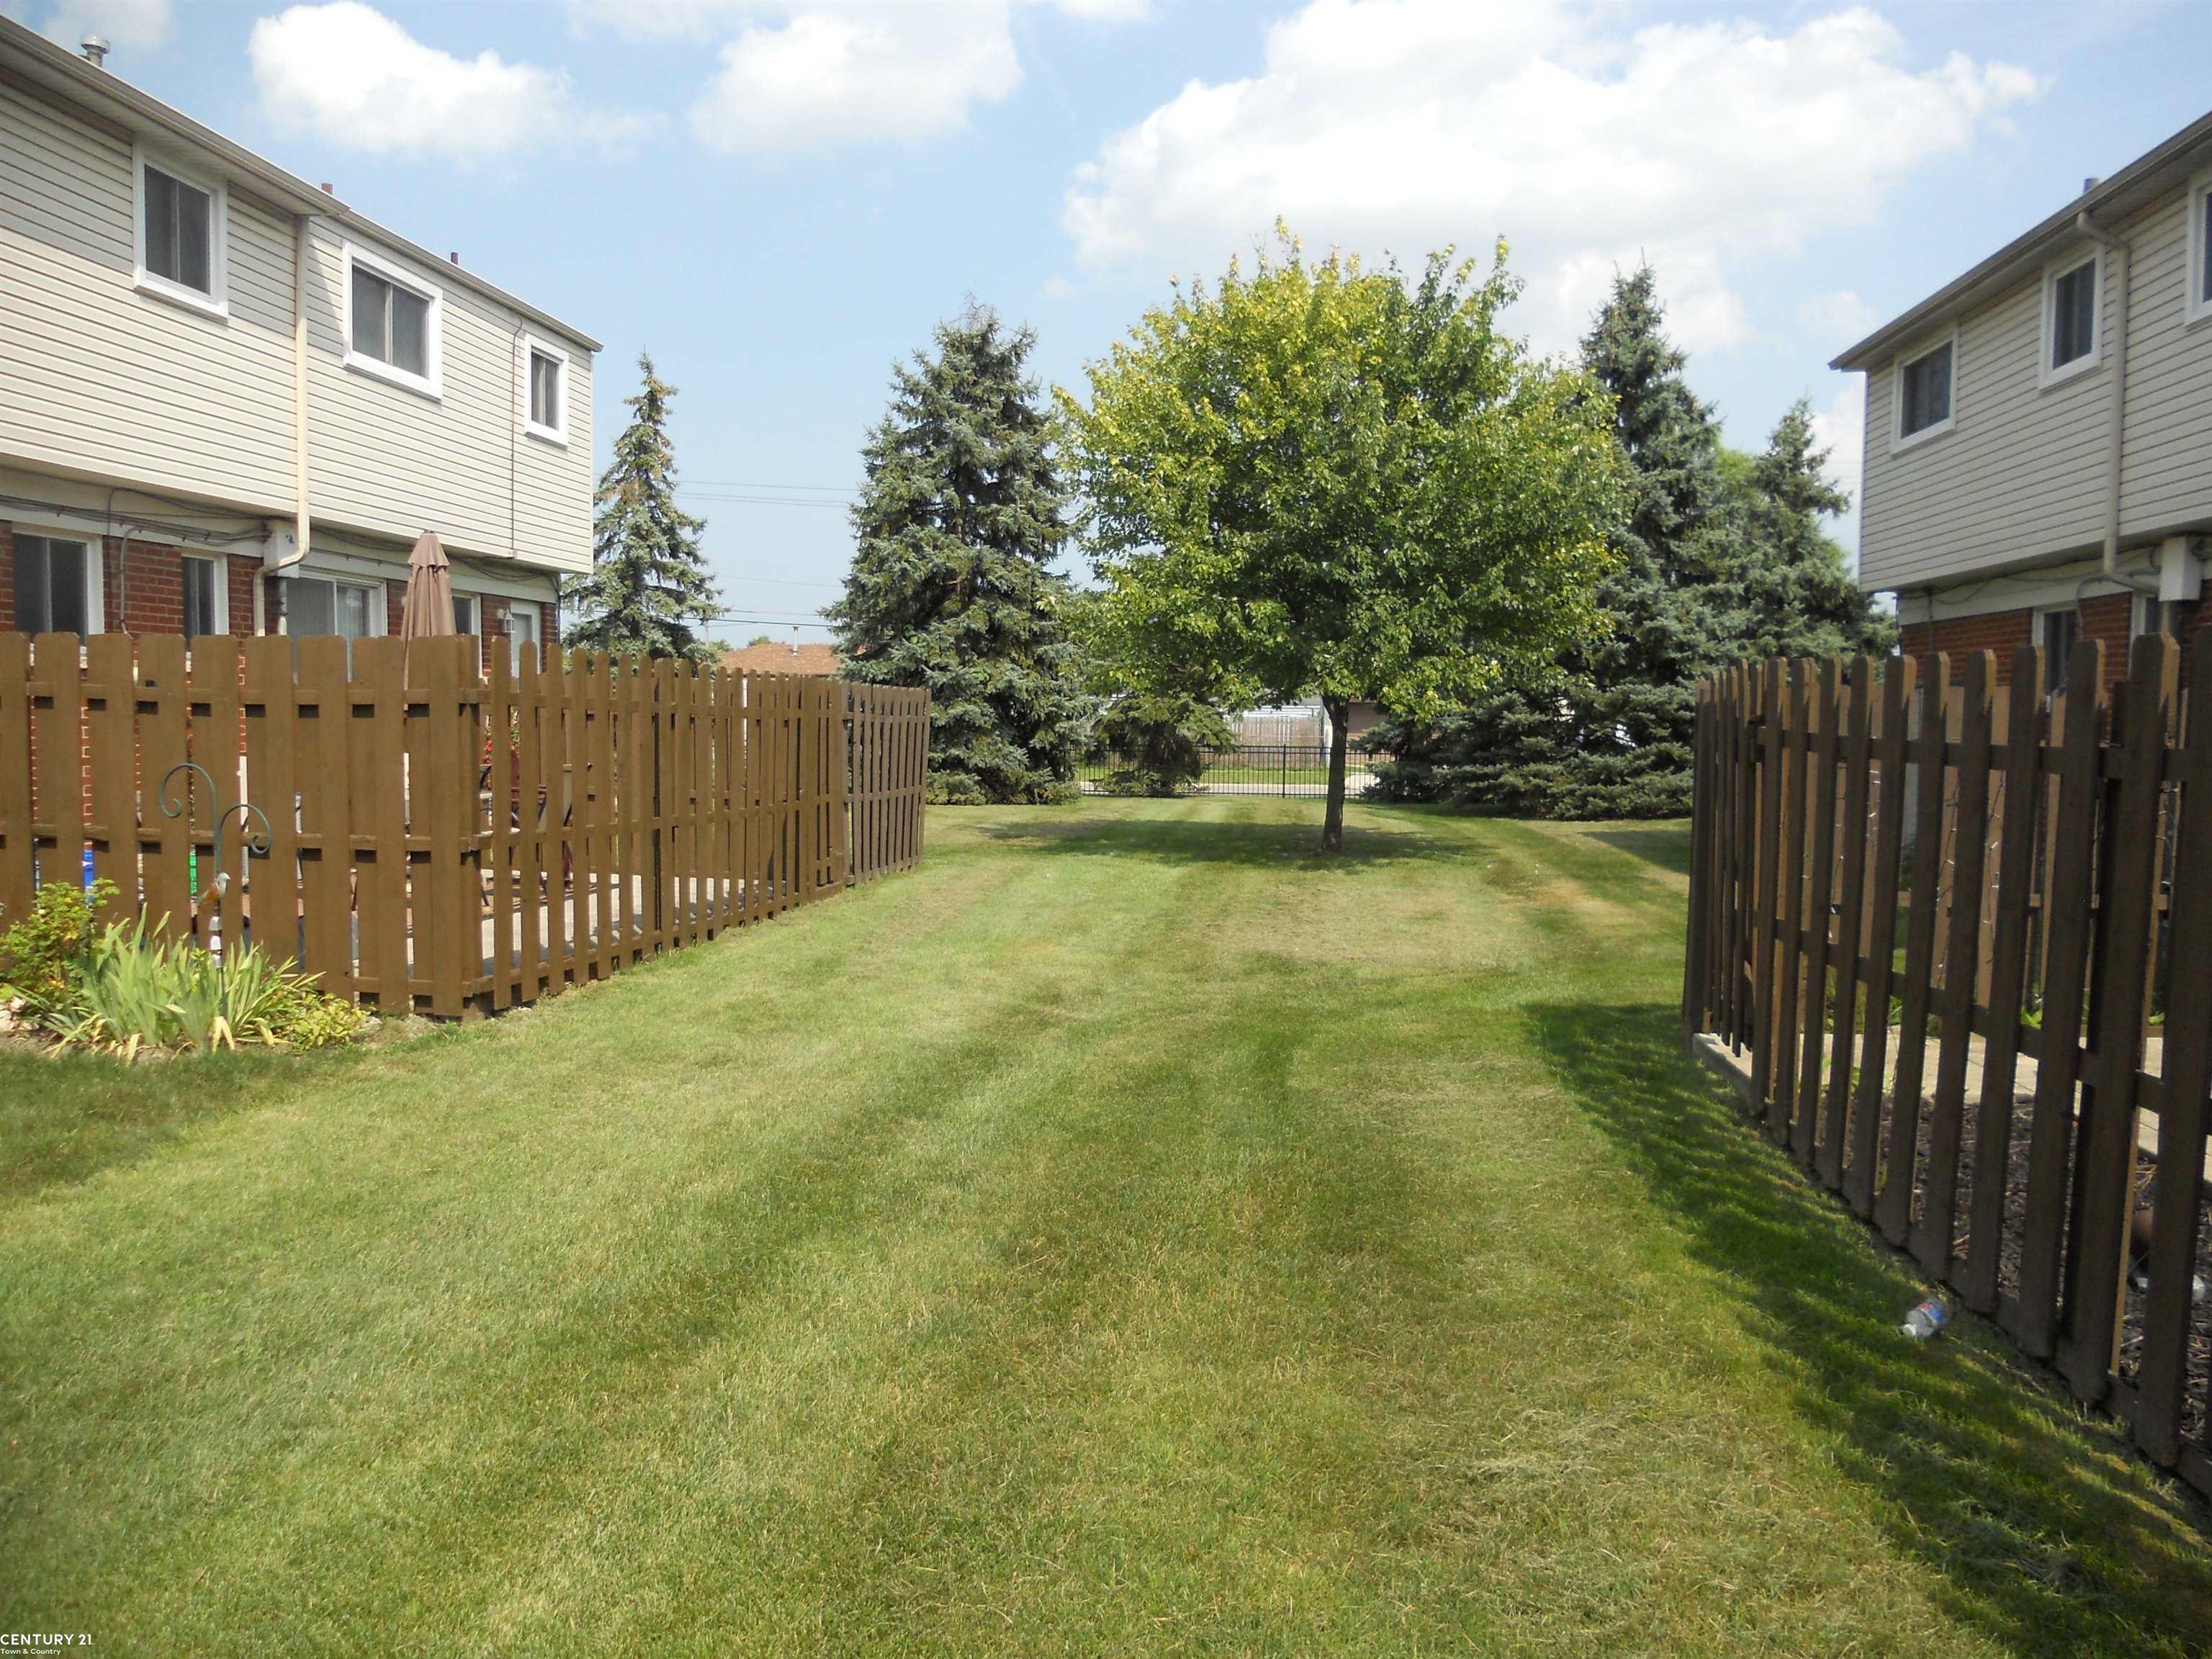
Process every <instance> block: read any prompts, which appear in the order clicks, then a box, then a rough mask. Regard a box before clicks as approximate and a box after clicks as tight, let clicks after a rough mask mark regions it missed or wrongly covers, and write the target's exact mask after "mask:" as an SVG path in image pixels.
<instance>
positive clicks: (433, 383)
mask: <svg viewBox="0 0 2212 1659" xmlns="http://www.w3.org/2000/svg"><path fill="white" fill-rule="evenodd" d="M445 310H446V296H445V295H444V294H443V293H442V292H441V290H440V289H438V288H436V287H435V285H434V284H432V283H427V282H425V281H423V280H422V278H421V277H420V276H416V275H415V274H414V273H413V272H412V271H410V270H404V268H402V267H401V266H398V265H396V264H392V262H391V261H390V260H388V259H380V258H377V257H376V255H374V253H371V252H368V250H367V249H366V248H360V247H356V246H354V245H353V244H352V243H351V242H348V243H347V244H346V245H345V318H344V325H345V342H346V355H345V362H346V367H347V368H357V369H359V370H361V371H362V373H363V374H374V375H375V376H376V377H377V378H378V379H379V380H390V381H391V382H392V384H393V385H395V386H405V387H406V388H407V389H408V390H409V391H410V392H421V393H422V395H423V396H424V397H426V398H435V397H438V396H440V395H441V389H442V386H443V381H444V376H443V373H442V369H443V363H442V360H441V357H442V354H441V345H440V335H441V331H442V329H443V325H444V321H445Z"/></svg>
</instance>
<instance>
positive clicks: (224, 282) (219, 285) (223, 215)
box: [131, 143, 230, 319]
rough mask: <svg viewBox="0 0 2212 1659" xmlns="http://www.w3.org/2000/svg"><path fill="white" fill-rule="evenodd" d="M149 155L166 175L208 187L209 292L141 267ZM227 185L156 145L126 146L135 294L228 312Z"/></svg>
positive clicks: (216, 312) (222, 314)
mask: <svg viewBox="0 0 2212 1659" xmlns="http://www.w3.org/2000/svg"><path fill="white" fill-rule="evenodd" d="M149 161H151V162H152V163H153V164H154V166H155V167H156V168H157V169H158V170H159V171H161V172H163V173H167V174H168V175H169V176H170V177H171V178H172V179H180V180H182V181H183V182H184V183H185V184H188V185H191V187H192V188H193V189H195V190H204V191H207V192H208V195H209V198H210V199H209V203H208V283H209V285H210V288H212V289H213V290H214V292H212V293H210V294H203V293H201V292H200V291H199V290H198V289H196V288H186V287H185V285H184V284H183V283H178V282H172V281H171V280H170V279H169V278H168V277H167V276H159V275H157V274H156V273H155V272H153V271H150V270H147V269H146V164H147V163H148V162H149ZM229 243H230V191H229V190H228V188H227V187H226V186H225V185H224V184H223V182H222V179H218V178H215V177H212V176H211V175H210V174H207V173H202V172H200V171H199V169H197V167H191V166H189V165H187V164H186V163H185V162H182V161H178V160H177V159H176V158H175V157H174V156H173V155H169V154H167V152H166V151H162V150H154V151H151V152H149V151H148V149H146V147H145V146H144V145H143V144H140V143H133V144H132V145H131V264H132V267H133V270H132V275H131V282H132V283H133V285H134V286H135V287H136V288H137V290H138V291H139V292H140V293H141V294H149V295H153V296H154V297H155V299H157V300H167V301H170V302H171V303H172V304H174V305H180V306H184V307H187V308H189V309H191V310H193V311H197V312H203V313H205V314H206V315H208V316H210V317H222V318H226V319H227V318H228V317H229V315H230V258H229V253H228V248H229Z"/></svg>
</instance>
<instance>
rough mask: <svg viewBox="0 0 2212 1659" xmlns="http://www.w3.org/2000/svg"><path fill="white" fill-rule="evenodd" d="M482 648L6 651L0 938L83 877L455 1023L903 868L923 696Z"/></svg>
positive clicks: (118, 900) (0, 736) (160, 914)
mask: <svg viewBox="0 0 2212 1659" xmlns="http://www.w3.org/2000/svg"><path fill="white" fill-rule="evenodd" d="M476 653H477V642H476V641H474V640H471V639H465V638H456V639H437V640H426V641H416V642H415V643H414V644H413V645H412V646H410V645H408V644H405V643H404V642H403V641H399V640H396V639H366V640H359V641H354V642H353V644H352V645H351V647H348V644H347V642H346V641H343V640H339V639H334V638H323V639H302V640H298V641H294V640H290V639H286V638H281V637H275V638H258V639H249V640H242V641H241V640H235V639H229V638H223V637H208V638H202V639H199V640H197V641H193V642H192V644H191V647H190V650H189V653H188V652H187V648H186V645H185V641H184V640H183V639H181V638H179V637H177V636H175V635H141V636H138V637H137V638H136V639H133V638H131V636H128V635H119V634H109V635H94V637H93V638H92V639H90V640H89V641H85V642H84V643H83V644H82V646H80V643H79V641H78V640H77V638H76V635H68V634H59V635H39V636H37V638H36V639H35V640H33V639H27V638H26V637H25V636H24V635H19V634H0V925H4V924H5V923H6V922H7V921H9V920H11V919H13V918H14V917H16V916H19V915H22V914H23V912H24V910H25V909H26V908H27V907H28V905H29V903H30V902H31V898H32V895H33V891H34V890H35V889H36V888H37V887H38V886H39V885H41V884H46V883H49V882H55V881H61V882H70V883H75V882H77V881H78V880H79V879H80V878H81V874H82V872H84V870H85V869H86V864H87V860H89V867H90V873H91V874H92V875H93V876H94V877H96V878H105V879H106V880H108V881H111V882H112V883H113V884H115V888H116V896H115V897H114V898H113V900H112V902H110V904H109V906H108V908H107V915H108V918H109V919H116V918H122V917H127V916H130V915H137V914H138V913H140V912H141V910H142V909H143V914H144V915H145V916H146V918H147V919H148V921H149V923H151V924H152V925H154V926H155V927H158V928H160V929H161V930H163V931H165V932H167V933H178V932H179V931H181V930H186V929H196V930H197V932H198V933H199V934H200V936H201V937H202V938H203V939H208V938H211V937H213V936H215V935H216V933H220V934H221V935H222V937H223V938H225V939H228V940H231V941H237V940H239V939H248V940H250V941H252V943H255V944H258V945H260V946H262V947H263V948H264V949H265V950H267V951H270V952H272V953H273V954H275V955H276V956H278V957H282V958H283V959H285V960H286V961H288V962H294V963H297V964H298V965H299V966H300V967H301V968H302V969H305V970H307V971H308V972H310V973H313V974H316V975H319V983H320V984H321V986H322V987H323V988H324V989H325V990H328V991H330V992H331V993H333V994H337V995H340V996H345V997H349V998H353V999H356V1000H362V1001H364V1002H371V1003H374V1004H375V1005H376V1006H379V1007H380V1008H383V1009H386V1010H392V1009H398V1010H403V1011H420V1012H427V1013H431V1014H435V1015H440V1016H446V1017H453V1016H461V1015H467V1014H472V1013H477V1012H489V1011H492V1010H496V1009H501V1008H505V1007H507V1006H512V1005H513V1004H516V1003H523V1002H529V1001H532V1000H535V999H537V998H538V997H542V996H545V995H549V994H553V993H556V992H558V991H560V990H561V989H562V988H563V987H566V986H568V985H572V984H575V983H579V982H581V981H586V980H591V979H603V978H605V977H606V976H607V975H611V974H612V973H614V972H616V971H617V970H618V969H622V968H623V967H626V966H628V965H629V964H631V963H636V962H639V961H642V960H643V959H645V958H646V957H651V956H654V955H657V954H659V952H661V951H665V950H669V949H671V948H674V947H676V946H679V945H690V944H693V943H696V942H697V941H698V940H701V939H711V938H713V937H714V935H715V934H716V933H720V931H721V930H722V929H723V928H725V927H733V926H736V925H738V924H740V923H744V922H749V921H757V920H760V919H761V918H763V917H766V916H770V915H775V914H777V913H778V912H780V911H782V910H785V909H788V908H790V907H792V906H793V905H796V904H804V903H807V902H811V901H812V900H815V899H818V898H823V897H826V896H829V895H830V894H832V893H834V892H836V891H837V890H840V889H842V888H843V887H844V886H845V885H847V884H848V883H850V882H853V881H855V880H861V879H866V878H871V877H873V876H876V875H878V874H881V873H883V872H887V871H890V870H896V869H903V868H906V867H908V866H911V865H912V864H913V863H914V862H915V860H917V859H918V858H919V857H920V856H921V824H922V806H921V803H922V799H923V795H924V787H925V775H926V771H927V743H928V729H929V714H928V710H929V701H928V694H927V692H926V691H922V690H906V689H903V688H890V687H876V686H866V687H863V686H854V685H848V684H846V683H845V682H842V681H837V680H828V679H822V678H801V677H796V676H775V675H771V676H760V675H744V676H738V675H725V674H722V673H720V672H718V671H714V670H711V669H706V670H702V669H700V668H696V667H695V666H693V665H689V664H679V663H675V662H670V661H665V660H652V661H641V660H637V659H627V658H615V659H610V658H609V657H607V656H606V655H605V653H586V652H574V653H561V652H559V651H557V650H556V651H552V652H549V653H546V658H547V659H546V661H545V662H544V664H543V665H540V664H539V663H538V662H535V661H532V662H528V663H526V664H525V665H524V666H523V667H522V668H521V669H520V671H515V670H514V669H513V668H512V667H510V665H508V663H507V661H506V660H505V659H504V658H503V657H499V658H495V661H494V663H493V665H492V668H491V670H490V671H489V674H486V673H483V672H480V671H479V670H478V667H477V654H476ZM185 761H191V762H192V763H195V764H196V765H197V767H198V768H199V769H200V770H199V771H198V772H197V773H191V772H185V771H179V770H174V769H175V768H176V767H177V766H178V763H181V762H185ZM165 796H166V799H165ZM240 803H247V804H250V805H251V806H252V807H253V808H255V809H258V812H257V813H256V814H247V813H245V812H243V811H240ZM165 806H166V807H168V808H173V809H175V810H174V811H173V813H172V812H171V811H165V810H164V808H165ZM264 824H265V826H266V833H267V839H268V842H269V845H268V848H267V851H266V853H265V854H262V855H254V854H252V853H251V852H250V851H249V850H248V848H247V841H248V831H249V829H254V828H259V827H260V826H262V825H264ZM218 842H220V843H221V845H222V859H221V865H222V872H224V873H227V874H228V883H219V882H218V881H217V880H216V877H217V874H218V868H217V848H218Z"/></svg>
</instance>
